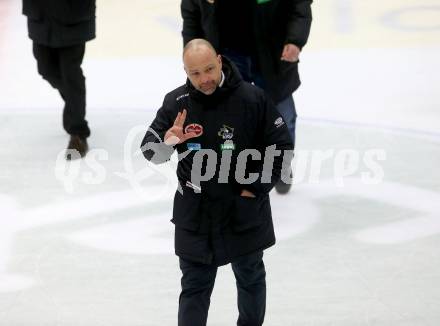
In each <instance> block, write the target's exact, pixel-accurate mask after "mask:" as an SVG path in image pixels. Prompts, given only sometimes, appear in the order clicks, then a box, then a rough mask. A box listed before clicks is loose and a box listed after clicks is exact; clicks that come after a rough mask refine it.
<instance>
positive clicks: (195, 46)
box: [183, 39, 222, 95]
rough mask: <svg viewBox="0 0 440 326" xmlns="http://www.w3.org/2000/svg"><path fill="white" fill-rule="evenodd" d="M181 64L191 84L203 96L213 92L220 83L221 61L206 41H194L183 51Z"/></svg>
mask: <svg viewBox="0 0 440 326" xmlns="http://www.w3.org/2000/svg"><path fill="white" fill-rule="evenodd" d="M183 64H184V69H185V72H186V75H187V76H188V79H189V80H190V82H191V84H192V85H193V86H194V87H195V88H196V89H197V90H199V91H200V92H202V93H204V94H205V95H211V94H212V93H214V92H215V90H216V89H217V87H218V85H219V84H220V81H221V77H222V76H221V71H222V60H221V56H220V55H217V52H216V51H215V49H214V47H213V46H212V45H211V44H210V43H209V42H208V41H206V40H203V39H194V40H192V41H190V42H188V44H187V45H186V46H185V48H184V49H183Z"/></svg>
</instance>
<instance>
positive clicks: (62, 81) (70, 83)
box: [33, 42, 90, 138]
mask: <svg viewBox="0 0 440 326" xmlns="http://www.w3.org/2000/svg"><path fill="white" fill-rule="evenodd" d="M84 52H85V44H81V45H75V46H71V47H66V48H52V47H48V46H45V45H42V44H38V43H35V42H34V43H33V53H34V56H35V59H36V60H37V66H38V73H39V74H40V75H41V76H42V77H43V78H44V79H45V80H47V81H48V82H49V84H50V85H51V86H52V87H53V88H56V89H57V90H58V91H59V92H60V95H61V97H62V98H63V100H64V102H65V106H64V111H63V127H64V129H65V130H66V132H67V133H69V134H71V135H79V136H81V137H84V138H86V137H88V136H89V135H90V129H89V127H88V124H87V121H86V120H85V114H86V111H85V109H86V88H85V78H84V75H83V72H82V69H81V64H82V60H83V57H84Z"/></svg>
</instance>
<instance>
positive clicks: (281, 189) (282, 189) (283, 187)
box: [275, 170, 293, 195]
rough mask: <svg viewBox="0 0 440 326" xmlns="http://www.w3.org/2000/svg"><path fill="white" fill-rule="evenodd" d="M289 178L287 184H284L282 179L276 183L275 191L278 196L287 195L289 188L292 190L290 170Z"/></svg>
mask: <svg viewBox="0 0 440 326" xmlns="http://www.w3.org/2000/svg"><path fill="white" fill-rule="evenodd" d="M289 178H290V180H289V183H285V182H284V181H283V180H282V179H280V180H279V181H278V182H277V183H276V185H275V190H276V191H277V193H279V194H280V195H285V194H287V193H288V192H289V191H290V188H292V179H293V175H292V170H291V171H290V174H289Z"/></svg>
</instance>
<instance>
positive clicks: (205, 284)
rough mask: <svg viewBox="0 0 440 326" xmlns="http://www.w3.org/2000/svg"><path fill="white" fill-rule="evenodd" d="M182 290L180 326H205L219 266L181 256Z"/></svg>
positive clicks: (179, 315) (179, 314)
mask: <svg viewBox="0 0 440 326" xmlns="http://www.w3.org/2000/svg"><path fill="white" fill-rule="evenodd" d="M179 261H180V269H181V270H182V279H181V284H182V292H181V293H180V297H179V313H178V325H179V326H205V325H206V321H207V319H208V310H209V305H210V302H211V293H212V290H213V288H214V283H215V277H216V275H217V266H215V265H205V264H200V263H193V262H190V261H187V260H184V259H182V258H180V260H179Z"/></svg>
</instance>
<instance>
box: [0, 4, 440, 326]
mask: <svg viewBox="0 0 440 326" xmlns="http://www.w3.org/2000/svg"><path fill="white" fill-rule="evenodd" d="M20 11H21V3H20V1H18V0H0V325H1V326H24V325H26V326H92V325H93V326H101V325H102V326H104V325H105V326H138V325H139V326H141V325H154V326H171V325H176V319H177V301H178V295H179V289H180V271H179V268H178V260H177V257H176V256H174V254H173V226H172V224H171V223H170V222H169V219H170V218H171V207H172V206H171V205H172V197H173V194H174V191H175V187H176V180H175V177H174V172H173V166H174V165H173V164H174V163H171V164H169V165H165V166H160V167H155V166H149V165H147V164H146V162H145V160H144V159H143V158H142V157H141V156H139V155H138V153H136V150H137V148H138V145H139V142H140V138H141V137H142V135H143V133H144V131H145V129H146V128H147V126H148V125H149V123H150V122H151V121H152V119H153V117H154V114H155V112H156V110H157V109H158V108H159V107H160V104H161V101H162V99H163V96H164V95H165V94H166V93H167V92H168V91H170V90H172V89H173V88H175V87H177V86H179V85H180V84H182V83H183V82H184V80H185V75H184V72H183V69H182V63H181V60H180V50H181V39H180V34H179V31H180V25H181V20H180V16H179V2H178V1H176V0H144V1H140V0H136V1H135V0H130V1H125V2H121V1H116V0H100V1H98V12H97V23H98V38H97V39H96V40H95V41H93V42H91V43H89V44H88V47H87V53H86V59H85V61H84V65H83V68H84V71H85V74H86V77H87V85H88V120H89V124H90V126H91V129H92V136H91V138H90V140H89V144H90V147H91V152H90V153H89V155H88V158H87V160H82V161H77V162H75V163H72V164H66V163H65V161H64V160H63V159H62V155H63V152H62V150H63V149H64V148H65V146H66V144H67V141H68V138H67V136H66V135H65V133H64V131H63V130H62V127H61V108H62V102H61V100H60V99H59V98H58V95H57V93H56V91H55V90H53V89H51V88H50V86H49V85H48V84H47V83H46V82H45V81H43V80H42V79H41V78H40V77H39V76H38V74H37V69H36V64H35V61H34V59H33V57H32V51H31V42H30V41H29V39H28V38H27V31H26V20H25V18H24V17H23V16H21V14H20ZM313 11H314V22H313V26H312V32H311V36H310V39H309V44H308V45H307V46H306V48H305V49H304V51H303V53H302V54H301V65H300V72H301V76H302V81H303V85H302V86H301V88H300V89H299V90H298V91H297V92H296V93H295V95H294V98H295V101H296V105H297V109H298V114H299V119H298V123H297V125H298V127H297V142H298V143H297V156H296V161H295V166H296V175H295V182H296V184H295V185H294V186H293V191H292V192H291V193H290V194H289V195H288V196H284V197H283V196H279V195H277V194H276V193H272V194H271V200H272V207H273V215H274V223H275V227H276V232H277V240H278V242H277V245H276V246H275V247H273V248H271V249H269V250H267V251H266V252H265V263H266V269H267V283H268V300H267V301H268V302H267V314H266V322H265V325H267V326H296V325H298V326H306V325H307V326H315V325H316V326H324V325H325V326H330V325H332V326H394V325H397V326H425V325H426V326H437V325H439V324H440V309H439V307H440V250H439V248H440V172H439V166H440V110H439V109H440V95H439V90H440V63H439V60H438V58H440V5H439V4H438V1H435V0H422V1H420V0H409V1H404V0H388V1H386V2H380V1H377V0H376V1H363V0H322V1H315V3H314V5H313ZM341 167H342V168H341ZM235 302H236V290H235V283H234V278H233V274H232V272H231V270H230V267H229V266H225V267H222V268H220V272H219V273H218V276H217V282H216V286H215V289H214V293H213V296H212V303H211V309H210V315H209V321H208V325H210V326H227V325H234V324H235V320H236V317H237V308H236V304H235Z"/></svg>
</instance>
